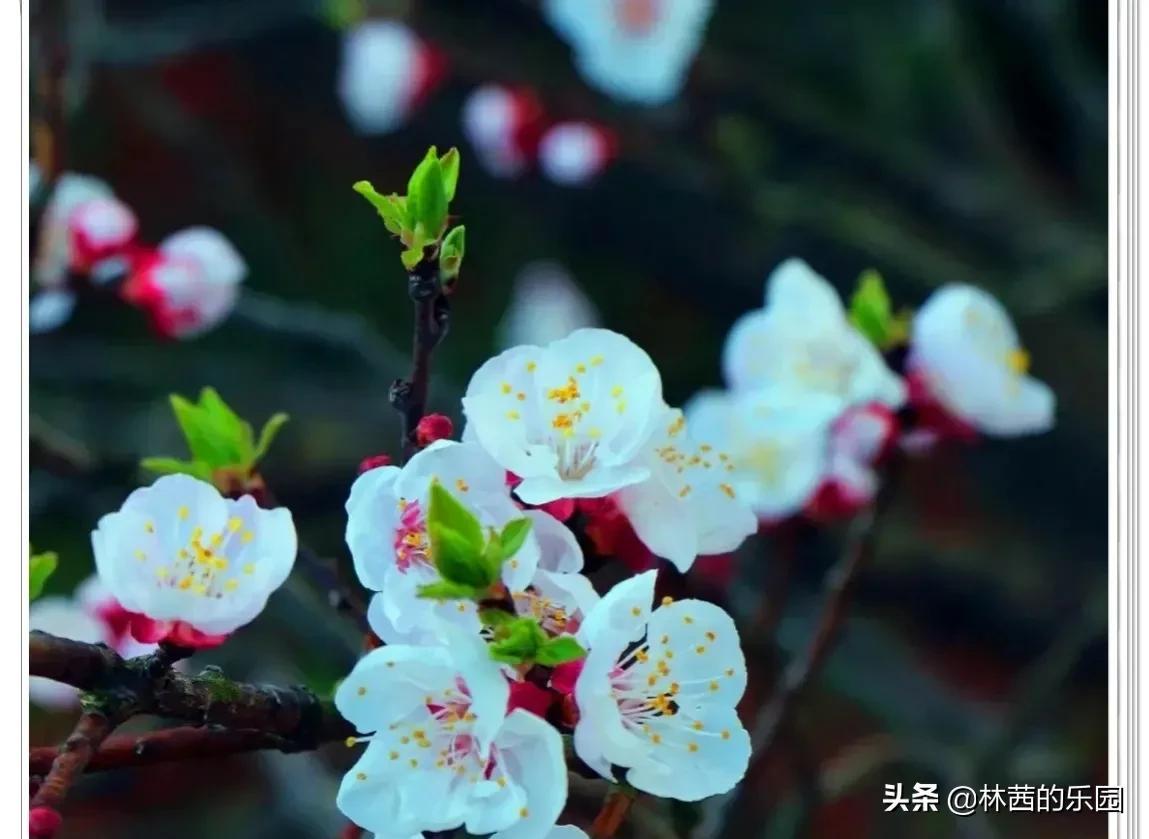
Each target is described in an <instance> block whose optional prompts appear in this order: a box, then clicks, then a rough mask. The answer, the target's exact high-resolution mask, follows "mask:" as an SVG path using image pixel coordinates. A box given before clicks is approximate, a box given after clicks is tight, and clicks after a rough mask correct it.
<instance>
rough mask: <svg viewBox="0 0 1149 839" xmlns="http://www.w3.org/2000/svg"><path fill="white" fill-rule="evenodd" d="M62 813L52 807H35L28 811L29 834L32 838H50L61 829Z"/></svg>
mask: <svg viewBox="0 0 1149 839" xmlns="http://www.w3.org/2000/svg"><path fill="white" fill-rule="evenodd" d="M61 821H62V819H61V818H60V814H59V813H57V812H56V811H55V810H53V809H52V808H51V807H33V808H32V809H31V810H29V811H28V835H29V836H30V837H31V838H32V839H49V837H51V836H55V835H56V831H57V830H59V829H60V822H61Z"/></svg>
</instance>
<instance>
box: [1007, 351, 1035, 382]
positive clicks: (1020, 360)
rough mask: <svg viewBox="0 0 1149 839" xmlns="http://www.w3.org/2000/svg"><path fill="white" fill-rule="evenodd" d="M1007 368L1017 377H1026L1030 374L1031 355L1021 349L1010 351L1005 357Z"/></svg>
mask: <svg viewBox="0 0 1149 839" xmlns="http://www.w3.org/2000/svg"><path fill="white" fill-rule="evenodd" d="M1005 366H1006V367H1008V368H1009V369H1010V372H1012V373H1014V374H1015V375H1018V376H1024V375H1025V374H1026V373H1028V372H1029V353H1027V352H1026V351H1025V350H1024V349H1022V348H1021V347H1018V348H1017V349H1015V350H1010V351H1009V352H1008V353H1006V355H1005Z"/></svg>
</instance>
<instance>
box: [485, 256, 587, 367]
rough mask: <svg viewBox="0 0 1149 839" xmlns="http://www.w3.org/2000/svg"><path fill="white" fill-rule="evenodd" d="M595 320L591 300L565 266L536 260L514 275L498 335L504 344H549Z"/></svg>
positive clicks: (510, 345) (511, 345)
mask: <svg viewBox="0 0 1149 839" xmlns="http://www.w3.org/2000/svg"><path fill="white" fill-rule="evenodd" d="M598 320H599V317H598V311H597V310H596V309H595V307H594V304H593V303H591V302H590V300H588V299H587V297H586V295H585V294H583V292H582V290H581V289H580V288H579V287H578V285H577V284H576V283H575V281H574V279H573V278H572V277H571V276H570V274H568V273H567V271H566V269H565V268H563V267H562V266H561V265H559V264H558V263H555V262H536V263H532V264H531V265H528V266H527V267H525V268H524V269H523V270H522V271H521V272H520V273H519V275H518V277H517V278H516V279H515V287H514V289H513V290H512V291H511V304H510V306H509V307H508V308H507V311H506V314H504V315H503V319H502V321H501V322H500V324H499V336H500V339H501V344H502V346H503V347H504V348H506V347H514V346H517V345H519V344H549V343H550V342H551V341H557V340H559V339H560V338H565V337H566V336H568V335H570V334H571V333H572V332H574V331H575V330H576V329H582V328H584V327H591V326H597V325H598Z"/></svg>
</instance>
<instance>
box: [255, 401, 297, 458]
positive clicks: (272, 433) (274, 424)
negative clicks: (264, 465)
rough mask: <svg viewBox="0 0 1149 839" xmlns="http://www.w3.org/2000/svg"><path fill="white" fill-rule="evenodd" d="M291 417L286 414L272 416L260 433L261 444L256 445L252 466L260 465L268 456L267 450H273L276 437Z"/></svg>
mask: <svg viewBox="0 0 1149 839" xmlns="http://www.w3.org/2000/svg"><path fill="white" fill-rule="evenodd" d="M289 419H290V417H289V416H288V415H287V414H285V413H282V412H280V413H278V414H272V416H271V419H269V420H268V421H267V422H265V423H264V424H263V428H262V429H261V430H260V432H259V442H257V443H256V444H255V451H254V452H253V454H252V459H251V462H252V464H255V463H258V462H259V461H260V460H262V459H263V456H264V455H265V454H267V450H268V449H269V448H271V444H272V443H273V442H274V441H275V437H276V435H277V434H279V429H281V428H283V425H284V423H286V422H287V421H288V420H289Z"/></svg>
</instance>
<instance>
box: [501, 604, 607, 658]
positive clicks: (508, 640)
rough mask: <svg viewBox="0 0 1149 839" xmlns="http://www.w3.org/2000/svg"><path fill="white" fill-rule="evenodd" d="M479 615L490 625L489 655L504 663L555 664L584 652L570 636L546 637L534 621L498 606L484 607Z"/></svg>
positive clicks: (578, 656) (581, 654) (579, 656)
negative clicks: (499, 608)
mask: <svg viewBox="0 0 1149 839" xmlns="http://www.w3.org/2000/svg"><path fill="white" fill-rule="evenodd" d="M480 618H481V619H482V621H483V624H484V625H485V626H488V627H490V628H491V635H492V640H491V642H490V644H489V648H490V651H491V658H493V659H495V661H501V662H503V663H504V664H516V665H517V664H541V665H543V666H545V667H557V666H558V665H560V664H564V663H566V662H568V661H574V660H576V659H579V658H582V657H583V656H585V655H586V650H584V649H583V648H582V646H581V645H580V644H579V642H578V641H576V640H575V639H574V638H573V637H572V636H570V635H561V636H559V637H557V638H550V637H548V636H547V633H546V632H544V631H543V628H542V627H541V626H539V624H538V621H536V620H535V619H534V618H529V617H517V616H515V615H512V614H510V613H509V612H503V611H500V610H498V609H484V610H483V611H482V612H481V613H480Z"/></svg>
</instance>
